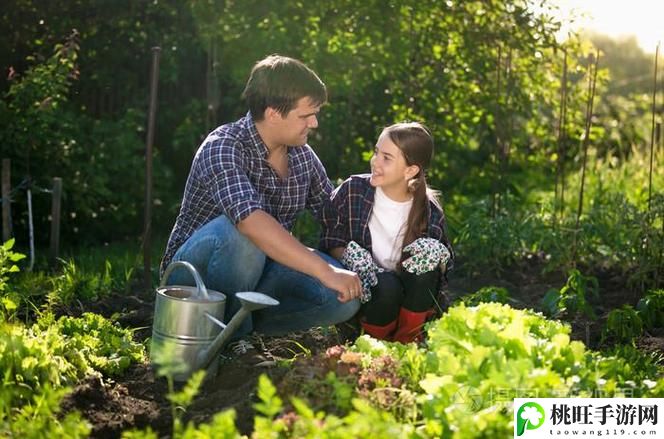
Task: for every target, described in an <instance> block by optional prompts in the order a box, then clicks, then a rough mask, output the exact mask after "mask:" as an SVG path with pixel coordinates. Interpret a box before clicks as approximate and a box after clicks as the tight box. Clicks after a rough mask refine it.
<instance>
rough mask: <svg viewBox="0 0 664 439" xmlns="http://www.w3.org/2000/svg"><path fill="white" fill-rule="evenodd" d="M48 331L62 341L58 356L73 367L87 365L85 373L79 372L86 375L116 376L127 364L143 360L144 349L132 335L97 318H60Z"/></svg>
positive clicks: (108, 321)
mask: <svg viewBox="0 0 664 439" xmlns="http://www.w3.org/2000/svg"><path fill="white" fill-rule="evenodd" d="M51 328H54V330H55V331H57V332H58V333H59V334H60V335H62V336H63V337H65V340H66V345H65V346H63V348H64V349H63V351H62V352H59V353H60V354H61V355H62V356H64V357H65V358H67V359H69V360H70V361H72V363H74V364H75V363H78V362H82V363H83V364H87V365H88V367H87V370H86V369H83V370H84V371H86V372H88V373H89V372H91V371H98V372H101V373H103V374H104V375H106V376H117V375H121V374H122V373H123V372H124V371H125V370H126V369H127V368H128V367H129V366H130V365H131V364H135V363H140V362H142V361H144V360H145V349H144V347H143V345H142V344H140V343H137V342H135V341H134V340H133V334H132V331H131V330H129V329H124V328H121V327H119V326H118V325H117V324H114V323H112V322H111V321H110V320H108V319H106V318H104V317H102V316H100V315H99V314H94V313H83V315H82V316H81V317H61V318H60V319H58V321H57V322H56V324H55V326H54V327H52V326H49V328H48V330H50V329H51ZM56 352H57V351H56Z"/></svg>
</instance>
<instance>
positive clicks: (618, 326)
mask: <svg viewBox="0 0 664 439" xmlns="http://www.w3.org/2000/svg"><path fill="white" fill-rule="evenodd" d="M642 332H643V321H642V320H641V317H640V316H639V313H638V312H637V311H636V310H635V309H634V307H632V305H623V306H622V308H619V309H614V310H612V311H611V312H609V315H608V317H607V319H606V326H605V328H604V332H603V337H615V338H616V339H617V340H618V341H619V342H621V343H633V342H634V339H635V338H636V337H638V336H640V335H641V333H642Z"/></svg>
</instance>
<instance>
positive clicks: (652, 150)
mask: <svg viewBox="0 0 664 439" xmlns="http://www.w3.org/2000/svg"><path fill="white" fill-rule="evenodd" d="M658 58H659V43H657V49H655V72H654V74H653V76H654V80H653V86H652V125H651V127H650V169H649V171H648V212H650V206H651V201H652V164H653V157H654V153H655V112H656V103H657V59H658Z"/></svg>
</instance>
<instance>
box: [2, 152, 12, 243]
mask: <svg viewBox="0 0 664 439" xmlns="http://www.w3.org/2000/svg"><path fill="white" fill-rule="evenodd" d="M11 169H12V164H11V160H10V159H2V242H7V241H8V240H9V239H10V238H11V237H12V210H11V203H12V200H11V198H12V196H11V191H12V190H11V189H12V183H11V181H12V180H11Z"/></svg>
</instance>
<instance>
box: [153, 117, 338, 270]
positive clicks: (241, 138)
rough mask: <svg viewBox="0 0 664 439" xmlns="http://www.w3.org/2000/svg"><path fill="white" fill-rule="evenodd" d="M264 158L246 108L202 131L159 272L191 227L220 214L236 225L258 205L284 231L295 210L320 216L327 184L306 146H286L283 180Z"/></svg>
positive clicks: (264, 148) (326, 197)
mask: <svg viewBox="0 0 664 439" xmlns="http://www.w3.org/2000/svg"><path fill="white" fill-rule="evenodd" d="M267 157H268V149H267V146H265V144H264V143H263V141H262V139H261V138H260V136H259V134H258V131H257V130H256V124H255V123H254V121H253V118H252V117H251V113H247V115H246V116H245V117H243V118H241V119H239V120H238V121H236V122H233V123H229V124H226V125H222V126H220V127H218V128H217V129H216V130H214V131H213V132H211V133H210V134H209V135H208V137H207V138H206V139H205V140H204V141H203V143H202V144H201V146H200V148H198V151H197V152H196V155H195V156H194V160H193V163H192V165H191V170H190V171H189V177H188V178H187V184H186V186H185V189H184V197H183V199H182V206H181V207H180V214H179V215H178V217H177V219H176V221H175V226H174V227H173V231H172V232H171V236H170V238H169V239H168V244H167V246H166V252H165V254H164V258H163V260H162V263H161V270H162V272H163V270H164V269H165V268H166V266H167V265H168V264H169V263H170V261H171V259H172V258H173V255H174V254H175V252H176V251H177V249H178V248H180V246H181V245H182V244H184V242H185V241H186V240H187V239H189V237H190V236H191V235H192V234H193V233H194V232H195V231H196V230H197V229H199V228H200V227H202V226H204V225H205V224H207V223H208V222H210V221H211V220H213V219H214V218H217V217H218V216H220V215H225V216H226V217H228V219H229V220H230V221H232V222H233V223H234V224H237V223H238V222H240V221H241V220H243V219H244V218H246V217H247V216H249V214H251V213H252V212H254V211H255V210H258V209H261V210H263V211H265V212H267V213H268V214H270V215H272V216H273V217H274V218H275V219H276V220H277V221H279V223H280V224H281V225H282V226H284V228H285V229H286V230H290V229H291V228H292V227H293V224H294V222H295V218H296V216H297V214H298V213H299V212H301V211H302V210H304V209H309V210H311V211H312V213H313V214H314V216H315V217H316V218H318V219H320V218H321V216H322V210H323V205H324V204H326V203H328V204H329V194H330V192H331V191H332V189H333V187H332V184H331V183H330V180H329V179H328V178H327V174H326V172H325V168H324V167H323V164H322V163H321V162H320V159H319V158H318V156H316V153H314V151H313V150H312V149H311V147H310V146H309V145H304V146H297V147H289V148H288V178H286V179H282V178H280V177H279V176H278V175H277V174H276V173H275V171H274V170H273V169H272V167H271V166H270V165H269V163H268V161H267Z"/></svg>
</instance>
